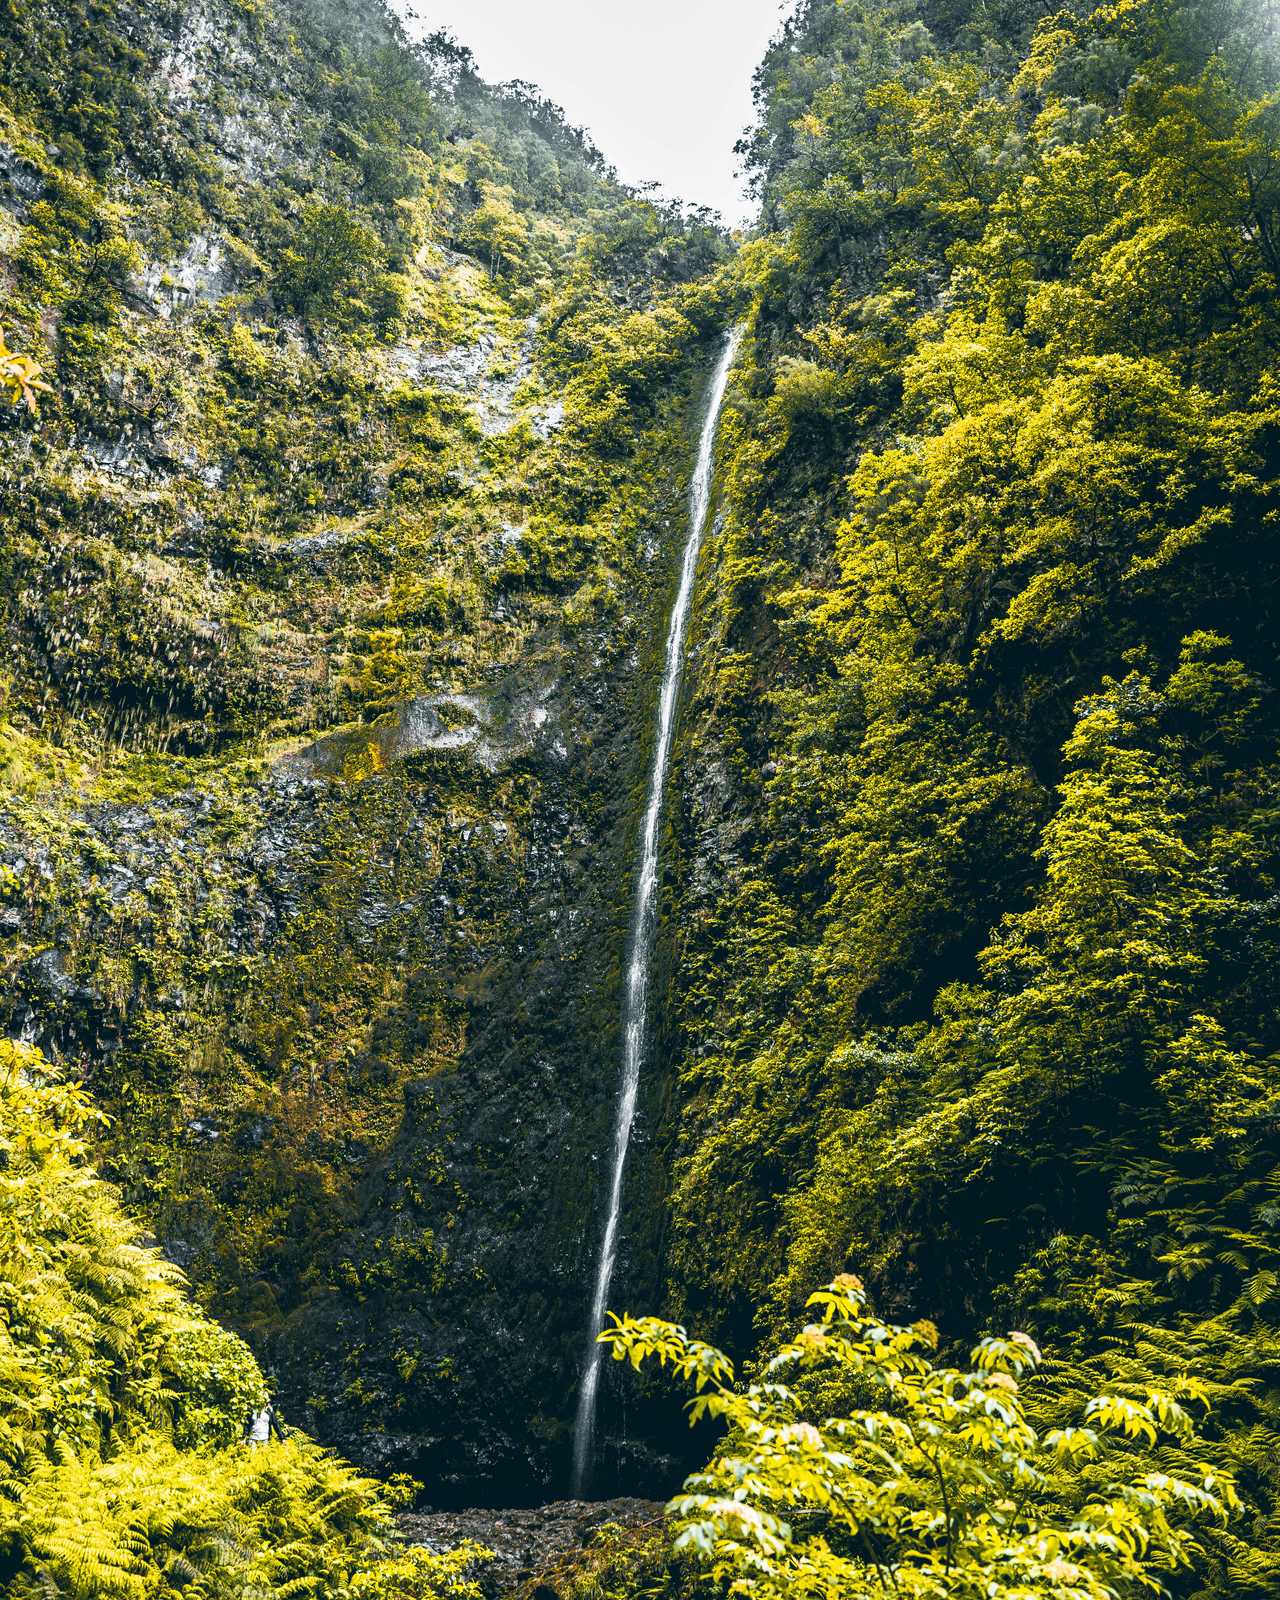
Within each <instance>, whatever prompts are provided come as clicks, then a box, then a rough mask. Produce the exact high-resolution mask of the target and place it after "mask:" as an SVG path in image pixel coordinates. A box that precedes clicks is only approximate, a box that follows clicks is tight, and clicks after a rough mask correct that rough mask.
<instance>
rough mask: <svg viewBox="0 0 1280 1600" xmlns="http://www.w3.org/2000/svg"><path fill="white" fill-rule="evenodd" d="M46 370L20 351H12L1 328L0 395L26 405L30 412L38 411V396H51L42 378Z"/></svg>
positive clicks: (17, 403) (15, 403) (15, 402)
mask: <svg viewBox="0 0 1280 1600" xmlns="http://www.w3.org/2000/svg"><path fill="white" fill-rule="evenodd" d="M43 371H44V368H43V367H42V366H41V365H40V363H39V362H38V361H34V360H32V358H31V357H30V356H28V355H23V354H22V353H21V352H20V351H18V350H11V349H10V348H9V344H8V341H7V340H6V338H5V336H4V329H3V328H0V393H3V394H5V395H6V396H7V397H8V398H9V400H10V401H11V402H12V403H13V404H14V405H19V404H21V405H25V406H26V408H27V410H28V411H38V410H39V401H38V400H37V399H36V396H37V394H39V393H44V394H49V393H50V392H51V391H50V388H49V385H48V384H47V383H45V382H44V380H43V379H42V378H41V376H40V375H41V373H42V372H43Z"/></svg>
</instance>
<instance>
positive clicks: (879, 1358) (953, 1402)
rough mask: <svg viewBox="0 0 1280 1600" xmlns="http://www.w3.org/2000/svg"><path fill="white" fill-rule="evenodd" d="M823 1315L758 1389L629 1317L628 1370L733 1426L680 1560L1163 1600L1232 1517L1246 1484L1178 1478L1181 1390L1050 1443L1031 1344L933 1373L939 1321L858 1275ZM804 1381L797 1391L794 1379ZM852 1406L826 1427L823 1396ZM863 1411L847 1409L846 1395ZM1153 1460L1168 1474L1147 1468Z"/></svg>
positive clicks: (1014, 1594)
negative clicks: (1033, 1377)
mask: <svg viewBox="0 0 1280 1600" xmlns="http://www.w3.org/2000/svg"><path fill="white" fill-rule="evenodd" d="M809 1305H810V1306H811V1307H814V1308H816V1310H817V1312H818V1314H819V1317H820V1320H818V1321H815V1322H812V1323H810V1324H809V1326H808V1327H806V1328H805V1329H804V1330H803V1331H802V1332H801V1333H800V1334H799V1336H798V1337H797V1338H796V1339H794V1340H792V1341H791V1342H790V1343H789V1344H786V1345H784V1346H783V1347H782V1348H781V1349H780V1350H779V1351H778V1352H777V1354H776V1355H774V1356H773V1358H772V1359H771V1360H770V1361H768V1362H767V1364H766V1365H765V1366H764V1368H763V1370H762V1372H761V1374H760V1379H759V1381H758V1382H755V1383H751V1384H749V1385H747V1386H745V1387H744V1386H741V1385H739V1384H738V1383H737V1382H736V1381H735V1374H734V1368H733V1364H732V1362H731V1361H730V1360H729V1359H728V1357H727V1356H725V1355H723V1354H722V1353H721V1352H720V1351H719V1350H716V1349H714V1348H713V1347H712V1346H710V1345H707V1344H703V1343H701V1342H700V1341H699V1340H696V1339H691V1338H690V1337H689V1335H688V1334H687V1333H686V1332H685V1330H684V1329H683V1328H679V1327H675V1326H673V1325H672V1324H671V1323H668V1322H662V1321H659V1320H658V1319H656V1318H641V1319H633V1318H624V1319H622V1320H617V1319H615V1325H614V1326H613V1327H611V1328H608V1329H606V1331H605V1332H604V1333H603V1334H601V1339H602V1340H603V1341H605V1342H606V1343H609V1344H611V1345H612V1346H613V1353H614V1357H615V1359H618V1360H629V1361H630V1362H631V1364H632V1365H633V1366H635V1367H637V1368H639V1367H640V1366H641V1365H642V1363H643V1362H645V1361H646V1360H649V1359H651V1358H654V1357H656V1358H657V1360H658V1361H659V1362H661V1363H662V1365H664V1366H668V1365H669V1366H671V1367H673V1368H674V1369H675V1371H676V1372H677V1373H678V1374H679V1375H680V1376H681V1377H682V1378H684V1379H686V1380H687V1381H689V1382H691V1383H692V1384H693V1386H694V1388H695V1390H696V1395H695V1398H694V1399H693V1400H692V1401H691V1403H690V1414H691V1419H692V1420H694V1421H697V1420H698V1419H699V1418H702V1417H714V1418H718V1419H720V1420H721V1421H722V1422H723V1423H724V1424H725V1425H726V1427H727V1433H726V1436H725V1439H724V1442H723V1443H722V1445H721V1447H720V1448H719V1450H718V1451H717V1453H716V1455H715V1458H714V1459H713V1460H712V1462H711V1464H710V1465H709V1466H708V1467H707V1469H706V1470H705V1471H704V1472H701V1473H697V1474H695V1475H694V1476H693V1477H691V1478H690V1479H689V1480H688V1481H687V1483H686V1485H685V1492H684V1493H683V1494H681V1495H679V1496H678V1497H677V1498H676V1499H675V1500H673V1501H672V1502H671V1506H670V1508H669V1510H670V1514H671V1516H672V1517H673V1519H674V1521H675V1525H676V1541H675V1549H676V1552H677V1553H678V1554H684V1555H687V1556H689V1557H691V1558H693V1560H694V1561H695V1562H696V1563H697V1564H698V1565H699V1566H701V1567H703V1568H704V1569H706V1570H708V1571H709V1573H710V1574H711V1576H713V1577H714V1578H715V1579H717V1580H718V1581H721V1582H724V1583H727V1584H728V1586H729V1590H730V1592H731V1593H733V1594H741V1595H750V1596H753V1597H757V1600H775V1597H776V1600H783V1597H786V1600H800V1597H807V1596H813V1597H822V1600H836V1597H837V1596H840V1597H853V1596H864V1595H865V1596H874V1595H880V1594H890V1593H892V1594H894V1595H897V1596H902V1597H911V1600H943V1597H946V1600H959V1597H965V1600H969V1597H972V1600H979V1597H981V1600H1116V1597H1117V1596H1120V1595H1125V1594H1137V1593H1143V1592H1145V1593H1159V1592H1160V1591H1161V1587H1162V1585H1161V1575H1162V1574H1164V1573H1167V1572H1171V1571H1173V1570H1174V1569H1176V1568H1178V1567H1181V1566H1185V1565H1187V1564H1188V1563H1189V1562H1190V1560H1191V1558H1192V1556H1193V1555H1194V1553H1195V1550H1196V1548H1197V1538H1196V1525H1197V1523H1200V1522H1205V1521H1208V1522H1222V1521H1225V1520H1226V1518H1227V1516H1228V1515H1229V1513H1230V1511H1231V1510H1233V1509H1234V1508H1235V1506H1236V1504H1237V1500H1236V1494H1235V1490H1234V1487H1233V1485H1232V1484H1231V1482H1230V1481H1229V1480H1226V1479H1224V1478H1223V1477H1222V1476H1221V1475H1220V1474H1216V1473H1214V1472H1213V1471H1212V1470H1211V1469H1209V1468H1195V1469H1194V1470H1189V1471H1184V1472H1183V1474H1182V1475H1178V1474H1177V1473H1175V1472H1174V1471H1172V1470H1166V1467H1167V1466H1169V1465H1172V1463H1170V1462H1164V1463H1163V1464H1162V1459H1161V1456H1160V1455H1159V1454H1156V1455H1155V1456H1153V1455H1152V1454H1151V1453H1150V1452H1152V1451H1157V1450H1159V1449H1160V1448H1161V1446H1162V1442H1163V1444H1164V1445H1165V1446H1167V1447H1169V1449H1168V1452H1167V1453H1169V1454H1172V1455H1176V1456H1177V1457H1178V1462H1179V1464H1181V1463H1182V1462H1184V1461H1185V1460H1187V1459H1189V1457H1188V1452H1189V1451H1193V1450H1194V1447H1195V1429H1194V1426H1193V1423H1192V1419H1191V1416H1190V1415H1189V1413H1188V1411H1187V1410H1186V1409H1185V1408H1184V1405H1183V1404H1182V1403H1181V1402H1182V1401H1202V1400H1203V1393H1202V1390H1201V1389H1200V1387H1199V1385H1197V1384H1196V1383H1195V1382H1194V1380H1190V1379H1187V1380H1184V1381H1183V1382H1182V1383H1181V1384H1179V1385H1178V1386H1177V1388H1178V1391H1179V1392H1178V1394H1177V1395H1174V1394H1168V1393H1163V1392H1157V1391H1148V1392H1145V1393H1143V1394H1142V1395H1134V1394H1130V1395H1120V1394H1116V1395H1106V1396H1100V1397H1098V1398H1097V1399H1095V1400H1093V1401H1092V1402H1090V1404H1089V1405H1088V1407H1087V1409H1086V1415H1085V1416H1084V1418H1083V1419H1082V1424H1081V1425H1080V1426H1078V1427H1067V1428H1060V1429H1056V1430H1054V1431H1053V1432H1050V1433H1047V1434H1045V1435H1044V1436H1043V1437H1042V1436H1040V1435H1039V1434H1038V1433H1037V1432H1036V1430H1035V1429H1034V1428H1033V1427H1032V1426H1031V1424H1030V1422H1029V1421H1028V1419H1027V1415H1026V1410H1025V1406H1024V1401H1023V1397H1022V1392H1021V1388H1020V1382H1021V1380H1022V1379H1023V1378H1024V1377H1025V1376H1026V1375H1027V1374H1030V1373H1033V1372H1034V1371H1035V1369H1036V1368H1037V1367H1038V1366H1039V1364H1040V1352H1039V1351H1038V1350H1037V1348H1036V1346H1035V1344H1034V1343H1033V1341H1032V1340H1031V1339H1029V1338H1028V1337H1027V1336H1026V1335H1025V1334H1021V1333H1014V1334H1011V1335H1010V1336H1009V1337H1008V1338H1005V1339H996V1338H989V1339H984V1340H983V1341H982V1342H981V1343H980V1344H979V1345H978V1346H977V1347H976V1349H975V1350H974V1351H973V1357H972V1360H973V1365H972V1367H971V1369H970V1370H969V1371H960V1370H957V1369H955V1368H951V1367H944V1366H940V1365H937V1364H936V1363H935V1359H934V1352H935V1351H936V1349H937V1344H938V1332H937V1329H936V1328H935V1327H934V1326H933V1324H932V1323H929V1322H917V1323H915V1324H914V1325H913V1326H911V1327H901V1326H895V1325H892V1324H889V1323H885V1322H881V1321H880V1319H879V1318H878V1317H876V1316H874V1315H873V1314H872V1313H871V1312H870V1311H869V1310H868V1308H867V1300H866V1295H865V1293H864V1291H863V1288H862V1285H861V1283H860V1282H859V1281H858V1279H857V1278H855V1277H852V1276H851V1275H848V1274H845V1275H843V1276H841V1277H839V1278H837V1279H836V1280H835V1282H834V1283H832V1284H830V1285H828V1287H827V1288H825V1289H823V1290H821V1291H820V1292H818V1293H817V1294H815V1295H813V1296H812V1297H811V1298H810V1300H809ZM791 1375H794V1378H793V1380H792V1382H791V1383H788V1382H786V1381H784V1380H785V1379H787V1378H789V1377H791ZM833 1397H839V1399H840V1400H841V1401H842V1402H845V1403H844V1404H843V1408H842V1411H841V1414H839V1415H836V1416H830V1417H827V1418H826V1420H824V1421H822V1422H821V1423H818V1422H815V1421H813V1420H811V1418H812V1416H814V1415H816V1414H818V1412H817V1408H816V1405H815V1402H816V1401H818V1400H819V1399H821V1400H822V1401H823V1402H825V1403H828V1404H829V1403H830V1401H831V1399H832V1398H833ZM849 1401H854V1402H860V1403H856V1404H849V1403H847V1402H849ZM1153 1468H1158V1469H1159V1470H1153Z"/></svg>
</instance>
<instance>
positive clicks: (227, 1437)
mask: <svg viewBox="0 0 1280 1600" xmlns="http://www.w3.org/2000/svg"><path fill="white" fill-rule="evenodd" d="M100 1118H101V1113H99V1112H97V1111H96V1110H94V1108H93V1107H92V1106H91V1104H90V1103H89V1101H88V1100H87V1099H86V1098H85V1096H84V1095H83V1093H82V1092H81V1091H80V1090H78V1089H76V1088H74V1087H73V1086H71V1085H69V1084H67V1083H65V1082H60V1081H59V1079H58V1077H57V1076H56V1074H53V1073H52V1072H51V1071H50V1070H49V1068H48V1066H47V1064H46V1063H45V1062H44V1061H42V1060H41V1058H40V1057H39V1056H38V1054H36V1053H35V1052H33V1051H31V1050H29V1049H22V1048H20V1047H17V1046H14V1045H11V1044H8V1043H4V1044H0V1251H2V1253H3V1260H4V1263H5V1266H4V1274H3V1278H2V1279H0V1585H3V1588H4V1592H5V1594H7V1595H11V1596H13V1597H14V1600H26V1597H32V1600H34V1597H35V1596H46V1597H47V1596H59V1597H66V1600H107V1597H117V1596H118V1597H120V1600H143V1597H157V1600H159V1597H164V1596H177V1595H188V1596H191V1595H200V1596H202V1597H207V1600H242V1597H243V1600H248V1597H250V1596H261V1597H265V1596H268V1595H275V1596H284V1595H315V1596H317V1597H320V1596H323V1597H325V1600H357V1597H368V1600H376V1597H378V1596H385V1597H391V1596H394V1597H396V1600H411V1597H414V1596H418V1597H421V1600H479V1596H480V1590H479V1588H478V1587H477V1586H476V1584H475V1582H474V1581H473V1579H472V1578H470V1577H469V1576H468V1571H469V1569H470V1568H471V1567H473V1566H474V1565H475V1563H476V1561H477V1560H478V1559H480V1558H481V1557H482V1556H483V1554H484V1552H483V1551H481V1550H479V1549H478V1548H476V1547H465V1546H460V1547H459V1549H458V1550H457V1551H455V1552H452V1553H450V1554H449V1555H445V1556H435V1555H431V1554H429V1553H428V1552H427V1551H425V1550H422V1549H414V1550H410V1549H406V1548H404V1547H402V1546H401V1545H400V1543H399V1541H398V1540H397V1538H396V1534H395V1524H394V1520H393V1510H394V1507H395V1505H396V1504H397V1503H398V1499H399V1498H403V1494H402V1492H401V1491H393V1490H392V1489H388V1488H384V1487H381V1486H379V1485H377V1484H375V1483H373V1482H372V1481H370V1480H369V1479H367V1478H362V1477H360V1476H358V1475H357V1474H356V1473H355V1472H353V1471H352V1470H351V1469H350V1468H349V1467H346V1466H344V1465H343V1464H342V1463H341V1462H339V1461H338V1460H337V1459H335V1458H334V1457H332V1456H330V1455H328V1454H326V1453H325V1452H324V1451H323V1450H321V1449H319V1448H318V1447H317V1446H316V1445H314V1444H313V1443H312V1442H311V1441H310V1440H309V1439H306V1438H305V1437H303V1436H301V1435H298V1434H292V1435H290V1436H289V1437H287V1438H285V1439H283V1440H271V1441H268V1442H266V1443H264V1444H262V1445H260V1446H258V1447H256V1448H253V1449H250V1448H247V1447H246V1445H245V1444H244V1442H243V1441H244V1437H245V1433H246V1429H247V1426H248V1422H249V1419H250V1417H251V1416H252V1414H253V1413H254V1412H255V1411H257V1410H259V1409H260V1408H261V1407H262V1406H264V1405H265V1404H266V1402H267V1388H266V1384H265V1382H264V1380H263V1376H262V1373H261V1371H260V1370H259V1368H258V1365H257V1363H256V1362H255V1361H254V1359H253V1357H252V1355H251V1354H250V1353H249V1350H248V1348H247V1347H246V1346H245V1344H244V1343H243V1342H242V1341H241V1340H240V1339H238V1338H237V1337H236V1336H235V1335H234V1334H232V1333H228V1332H226V1331H225V1330H224V1329H222V1328H220V1327H218V1326H217V1324H216V1323H213V1322H211V1321H210V1320H209V1319H208V1317H206V1316H205V1315H204V1314H203V1313H202V1312H201V1311H200V1310H199V1308H198V1307H197V1306H196V1305H194V1304H193V1303H192V1301H191V1300H190V1299H189V1298H188V1296H187V1293H186V1290H185V1288H184V1286H183V1283H182V1277H181V1274H180V1273H179V1272H178V1271H177V1269H176V1268H175V1267H174V1266H173V1265H172V1264H171V1263H170V1262H168V1261H166V1260H165V1259H164V1258H163V1257H162V1256H161V1255H160V1253H159V1252H158V1251H157V1250H156V1249H155V1248H154V1246H151V1245H148V1244H147V1243H145V1241H144V1239H143V1237H142V1233H141V1229H140V1228H139V1226H138V1224H137V1223H136V1222H134V1221H133V1220H132V1219H131V1218H129V1217H128V1216H127V1215H126V1214H125V1213H124V1212H123V1211H122V1210H121V1207H120V1203H119V1199H118V1197H117V1195H116V1193H115V1191H114V1190H113V1189H112V1187H111V1186H110V1185H109V1184H107V1183H104V1182H103V1181H102V1179H101V1178H99V1177H98V1176H97V1174H96V1173H95V1172H94V1170H93V1167H92V1165H91V1164H90V1163H89V1161H88V1159H87V1154H86V1151H87V1138H86V1136H87V1135H88V1134H90V1133H91V1132H92V1130H93V1126H94V1124H95V1122H97V1121H99V1120H100Z"/></svg>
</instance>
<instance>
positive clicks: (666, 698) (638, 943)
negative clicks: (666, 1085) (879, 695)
mask: <svg viewBox="0 0 1280 1600" xmlns="http://www.w3.org/2000/svg"><path fill="white" fill-rule="evenodd" d="M740 338H741V330H740V329H734V330H733V332H731V333H730V334H729V336H728V338H727V339H726V340H725V345H724V350H723V352H722V354H721V356H720V361H719V364H718V365H717V367H716V371H715V375H714V377H713V378H712V381H711V387H710V389H709V391H708V394H707V409H706V415H705V417H704V419H703V424H702V436H701V438H700V440H699V443H698V459H697V463H696V465H695V467H694V473H693V483H692V485H691V488H690V494H689V535H688V539H687V541H686V543H685V547H684V563H683V565H682V567H681V569H680V587H679V589H678V590H677V591H676V598H675V604H674V605H673V607H672V609H671V622H670V625H669V626H668V629H667V653H666V659H665V662H664V664H663V670H662V690H661V693H660V694H659V696H658V718H657V728H656V737H655V739H654V748H653V765H652V766H651V767H650V769H649V786H648V790H647V793H646V801H645V812H644V823H643V825H642V827H641V830H640V849H639V855H638V859H637V868H638V870H637V875H636V896H635V904H634V907H633V909H632V914H631V944H630V957H629V960H628V962H627V976H626V987H625V990H624V994H623V1009H622V1076H621V1081H620V1082H619V1085H618V1101H617V1111H616V1114H615V1117H614V1124H613V1158H612V1169H611V1172H610V1177H609V1209H608V1213H607V1216H606V1219H605V1225H604V1234H603V1236H602V1238H601V1241H600V1255H599V1259H598V1262H597V1265H596V1279H595V1290H594V1293H593V1294H592V1297H591V1329H590V1345H589V1347H588V1351H587V1361H586V1366H585V1368H584V1369H583V1374H582V1383H581V1387H580V1388H579V1390H578V1410H577V1419H576V1421H575V1424H574V1437H573V1492H574V1494H575V1496H581V1495H582V1493H583V1491H584V1490H585V1489H586V1487H587V1484H588V1479H589V1478H590V1474H591V1466H592V1458H593V1455H594V1451H595V1430H596V1406H597V1401H598V1398H599V1390H600V1367H601V1362H602V1360H603V1357H604V1349H603V1347H602V1346H601V1345H600V1344H598V1343H597V1342H596V1336H597V1334H598V1333H599V1332H600V1330H601V1329H602V1328H603V1327H604V1318H605V1309H606V1307H607V1305H608V1300H609V1289H610V1286H611V1284H612V1282H613V1272H614V1268H615V1266H616V1265H617V1260H618V1233H619V1227H620V1223H621V1214H622V1178H623V1173H624V1171H625V1169H626V1164H627V1149H628V1147H629V1146H630V1143H631V1129H632V1125H633V1123H634V1122H635V1115H636V1101H637V1098H638V1096H639V1092H640V1070H641V1067H642V1065H643V1063H644V1053H645V1047H646V1044H647V1042H648V1030H649V990H650V972H651V968H652V965H653V950H654V943H655V941H656V938H657V933H658V867H659V859H658V831H659V825H660V823H661V821H662V805H663V798H664V795H665V791H666V786H667V771H668V768H669V767H670V765H671V748H672V744H673V743H674V740H675V724H676V707H677V704H678V702H679V698H680V677H681V671H682V669H683V666H684V641H685V634H686V632H687V631H688V624H689V611H690V608H691V606H692V603H693V586H694V579H695V577H696V575H697V570H698V555H699V552H700V550H701V548H702V538H703V534H704V533H705V532H706V525H707V519H708V516H709V514H710V510H711V485H712V479H713V476H714V468H715V446H716V433H717V431H718V428H719V423H720V411H721V407H722V406H723V404H724V396H725V390H726V388H727V387H728V383H729V373H730V371H731V370H732V368H733V363H734V358H735V356H736V355H737V351H738V343H739V340H740Z"/></svg>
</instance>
